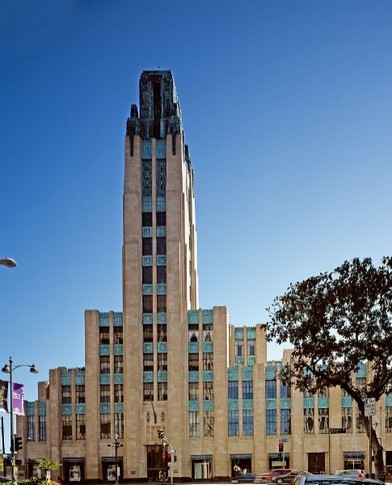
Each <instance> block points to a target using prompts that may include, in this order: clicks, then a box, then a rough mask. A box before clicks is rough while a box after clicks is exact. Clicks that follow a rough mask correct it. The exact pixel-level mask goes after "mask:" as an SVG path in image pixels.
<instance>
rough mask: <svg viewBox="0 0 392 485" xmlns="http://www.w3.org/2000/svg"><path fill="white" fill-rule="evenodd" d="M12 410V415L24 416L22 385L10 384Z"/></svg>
mask: <svg viewBox="0 0 392 485" xmlns="http://www.w3.org/2000/svg"><path fill="white" fill-rule="evenodd" d="M12 387H13V390H12V408H13V411H14V414H17V415H18V416H24V387H23V384H17V383H16V382H14V383H13V384H12Z"/></svg>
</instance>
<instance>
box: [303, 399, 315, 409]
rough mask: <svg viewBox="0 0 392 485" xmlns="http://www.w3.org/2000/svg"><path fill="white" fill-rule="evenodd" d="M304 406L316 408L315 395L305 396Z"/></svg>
mask: <svg viewBox="0 0 392 485" xmlns="http://www.w3.org/2000/svg"><path fill="white" fill-rule="evenodd" d="M304 408H305V409H314V398H313V397H304Z"/></svg>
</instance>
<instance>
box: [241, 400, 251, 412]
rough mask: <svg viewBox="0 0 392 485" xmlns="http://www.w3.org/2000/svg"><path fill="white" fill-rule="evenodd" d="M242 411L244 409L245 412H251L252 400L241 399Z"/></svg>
mask: <svg viewBox="0 0 392 485" xmlns="http://www.w3.org/2000/svg"><path fill="white" fill-rule="evenodd" d="M242 409H245V410H246V411H251V410H252V409H253V399H243V400H242Z"/></svg>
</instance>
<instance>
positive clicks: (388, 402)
mask: <svg viewBox="0 0 392 485" xmlns="http://www.w3.org/2000/svg"><path fill="white" fill-rule="evenodd" d="M385 406H388V407H389V408H390V407H392V394H387V395H386V396H385Z"/></svg>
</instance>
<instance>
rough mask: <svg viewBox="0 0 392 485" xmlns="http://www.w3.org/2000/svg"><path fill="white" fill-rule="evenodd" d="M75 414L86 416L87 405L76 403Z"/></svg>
mask: <svg viewBox="0 0 392 485" xmlns="http://www.w3.org/2000/svg"><path fill="white" fill-rule="evenodd" d="M75 414H86V405H85V404H84V403H76V404H75Z"/></svg>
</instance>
